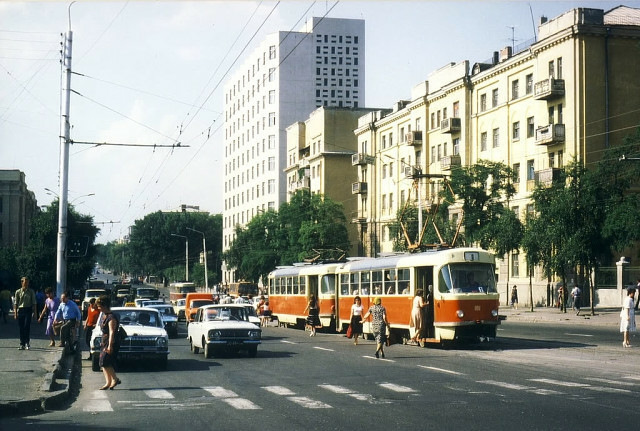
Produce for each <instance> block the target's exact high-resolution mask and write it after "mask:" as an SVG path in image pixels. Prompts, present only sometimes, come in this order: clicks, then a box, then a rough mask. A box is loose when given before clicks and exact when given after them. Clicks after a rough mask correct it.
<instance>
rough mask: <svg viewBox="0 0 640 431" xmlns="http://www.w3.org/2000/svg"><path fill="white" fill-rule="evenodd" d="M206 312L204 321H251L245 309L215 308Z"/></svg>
mask: <svg viewBox="0 0 640 431" xmlns="http://www.w3.org/2000/svg"><path fill="white" fill-rule="evenodd" d="M204 312H205V319H204V320H249V318H248V315H247V311H246V309H245V308H244V307H242V308H240V307H214V308H208V309H206V310H205V311H204Z"/></svg>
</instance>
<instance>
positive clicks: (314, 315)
mask: <svg viewBox="0 0 640 431" xmlns="http://www.w3.org/2000/svg"><path fill="white" fill-rule="evenodd" d="M307 311H309V314H308V315H307V326H309V327H310V330H311V333H310V334H309V336H310V337H315V335H316V328H321V327H322V324H321V323H320V304H319V303H318V300H317V299H316V296H315V295H311V296H310V297H309V303H308V304H307V307H306V308H305V309H304V311H303V313H306V312H307Z"/></svg>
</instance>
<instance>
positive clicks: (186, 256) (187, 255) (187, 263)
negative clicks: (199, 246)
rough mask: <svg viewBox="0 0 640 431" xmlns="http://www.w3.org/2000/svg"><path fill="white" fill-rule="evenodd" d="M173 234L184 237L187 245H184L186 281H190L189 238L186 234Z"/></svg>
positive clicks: (173, 234)
mask: <svg viewBox="0 0 640 431" xmlns="http://www.w3.org/2000/svg"><path fill="white" fill-rule="evenodd" d="M171 236H177V237H179V238H184V240H185V246H184V260H185V262H184V278H185V279H184V281H189V238H188V237H186V236H184V235H178V234H176V233H172V234H171Z"/></svg>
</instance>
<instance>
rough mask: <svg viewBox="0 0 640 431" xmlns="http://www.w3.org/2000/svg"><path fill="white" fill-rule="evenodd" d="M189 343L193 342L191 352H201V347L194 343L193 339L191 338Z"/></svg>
mask: <svg viewBox="0 0 640 431" xmlns="http://www.w3.org/2000/svg"><path fill="white" fill-rule="evenodd" d="M189 343H190V344H191V353H193V354H196V355H197V354H198V352H200V349H199V348H198V347H196V346H194V345H193V340H189Z"/></svg>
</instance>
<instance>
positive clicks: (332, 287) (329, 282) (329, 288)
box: [320, 275, 336, 295]
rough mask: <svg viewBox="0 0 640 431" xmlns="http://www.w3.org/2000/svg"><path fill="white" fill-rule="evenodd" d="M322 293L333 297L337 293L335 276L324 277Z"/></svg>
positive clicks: (321, 285)
mask: <svg viewBox="0 0 640 431" xmlns="http://www.w3.org/2000/svg"><path fill="white" fill-rule="evenodd" d="M320 292H321V293H323V294H324V295H333V294H335V293H336V277H335V275H323V276H322V282H321V284H320Z"/></svg>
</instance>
